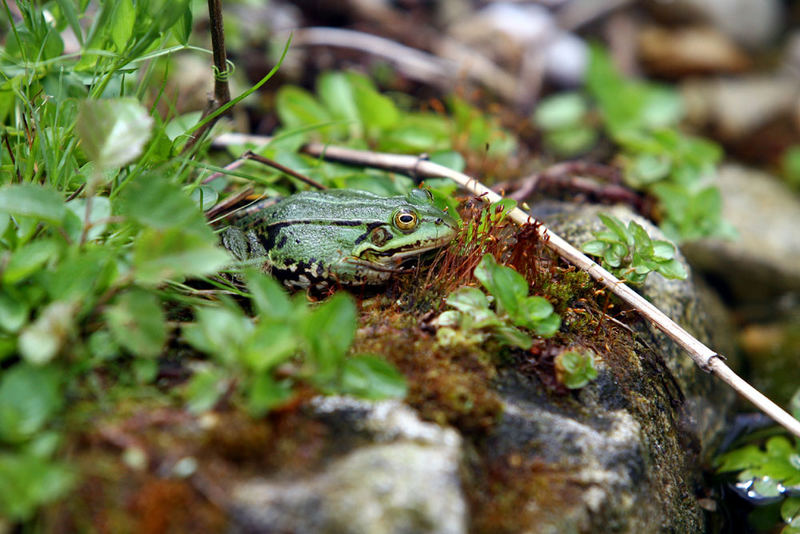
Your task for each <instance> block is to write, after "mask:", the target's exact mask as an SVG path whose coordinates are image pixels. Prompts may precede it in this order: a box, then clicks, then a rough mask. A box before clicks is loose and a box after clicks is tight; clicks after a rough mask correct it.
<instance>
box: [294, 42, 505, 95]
mask: <svg viewBox="0 0 800 534" xmlns="http://www.w3.org/2000/svg"><path fill="white" fill-rule="evenodd" d="M293 35H294V44H295V46H326V47H339V48H349V49H351V50H359V51H361V52H364V53H367V54H372V55H374V56H378V57H382V58H385V59H388V60H389V61H391V62H392V63H394V64H395V65H396V66H397V68H398V70H400V71H401V72H403V73H404V74H405V75H406V76H408V77H409V78H412V79H415V80H418V81H421V82H424V83H428V84H431V85H433V86H434V87H444V88H447V89H450V88H452V86H453V84H454V83H457V82H458V81H459V79H460V77H461V75H462V74H464V75H466V76H467V77H468V78H469V79H471V80H473V81H475V82H478V83H480V84H483V85H484V86H485V87H487V88H489V89H490V90H492V91H493V92H495V93H497V94H498V95H499V96H500V97H502V98H503V99H504V100H507V101H511V102H519V101H520V94H519V87H518V84H517V80H516V78H515V77H514V76H512V75H511V74H509V73H508V72H507V71H505V70H503V69H502V68H500V67H498V66H497V65H496V64H495V63H494V62H493V61H491V60H490V59H488V58H486V57H484V56H483V55H481V54H480V53H479V52H478V51H477V50H474V49H472V48H469V47H466V46H464V45H463V44H460V43H458V42H456V41H454V40H452V39H445V38H437V39H435V42H434V44H433V47H434V48H435V51H436V53H437V54H439V56H441V57H438V56H436V55H434V54H430V53H428V52H423V51H422V50H418V49H416V48H411V47H410V46H406V45H403V44H400V43H398V42H396V41H392V40H391V39H386V38H385V37H378V36H377V35H372V34H369V33H364V32H359V31H355V30H346V29H341V28H325V27H310V28H300V29H297V30H294V31H293Z"/></svg>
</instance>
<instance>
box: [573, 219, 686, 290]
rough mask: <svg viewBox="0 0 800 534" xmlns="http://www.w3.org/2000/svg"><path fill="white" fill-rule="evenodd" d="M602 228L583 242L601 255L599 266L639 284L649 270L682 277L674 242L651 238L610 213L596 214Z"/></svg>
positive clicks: (586, 249) (637, 226) (589, 250)
mask: <svg viewBox="0 0 800 534" xmlns="http://www.w3.org/2000/svg"><path fill="white" fill-rule="evenodd" d="M598 216H599V217H600V220H601V221H603V224H604V225H605V227H606V229H605V230H601V231H599V232H595V233H594V235H595V238H596V239H594V240H592V241H589V242H587V243H585V244H584V245H583V247H582V248H583V251H584V252H586V253H587V254H591V255H592V256H597V257H599V258H602V263H603V267H605V268H606V269H608V270H609V271H610V272H611V273H612V274H614V275H615V276H617V277H618V278H621V279H624V280H625V281H627V282H630V283H631V284H641V283H643V282H644V280H645V278H647V275H648V274H650V273H651V272H657V273H660V274H661V275H662V276H664V277H665V278H678V279H684V278H686V276H687V274H686V269H684V267H683V265H682V264H681V263H680V262H679V261H678V260H677V259H675V245H673V244H672V243H670V242H669V241H662V240H653V239H651V238H650V236H649V235H648V234H647V231H646V230H645V229H644V228H642V226H641V225H640V224H639V223H637V222H636V221H630V222H629V223H628V226H625V224H624V223H623V222H622V221H620V220H619V219H617V218H616V217H614V216H611V215H605V214H603V213H601V214H599V215H598Z"/></svg>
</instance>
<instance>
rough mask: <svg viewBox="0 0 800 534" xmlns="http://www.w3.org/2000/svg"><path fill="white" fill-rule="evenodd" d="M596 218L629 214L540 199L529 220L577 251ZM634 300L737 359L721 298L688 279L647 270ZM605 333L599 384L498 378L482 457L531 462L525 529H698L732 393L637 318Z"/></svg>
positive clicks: (594, 343)
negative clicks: (705, 464) (559, 389)
mask: <svg viewBox="0 0 800 534" xmlns="http://www.w3.org/2000/svg"><path fill="white" fill-rule="evenodd" d="M599 211H604V212H609V211H611V212H612V213H613V214H615V215H617V216H618V217H620V218H621V219H623V220H630V219H631V218H635V217H634V216H633V215H632V214H631V212H630V211H629V210H627V208H623V207H615V208H608V207H602V208H601V207H593V206H571V205H565V204H560V203H559V204H556V203H547V204H545V203H539V204H538V205H537V206H536V208H535V209H534V210H533V215H534V216H536V217H537V218H539V219H540V220H543V221H545V222H546V224H547V225H548V228H550V229H551V230H553V231H555V232H556V233H558V234H559V235H560V236H562V237H564V238H565V239H567V240H568V241H570V242H572V243H573V244H575V245H577V246H580V244H581V243H582V242H585V241H587V240H589V239H591V233H590V232H591V230H592V229H595V230H596V229H599V228H600V223H599V220H597V217H596V214H597V212H599ZM637 220H638V221H639V222H640V224H642V225H643V226H644V227H645V228H646V229H647V231H648V232H649V233H650V235H651V236H653V237H654V238H663V236H662V235H661V234H660V232H659V231H658V229H657V228H655V227H654V226H653V225H651V224H648V223H647V221H644V220H641V219H640V218H637ZM641 292H642V293H643V294H644V295H645V296H647V298H648V299H650V300H651V301H652V302H653V303H654V304H656V305H657V306H658V307H659V308H661V309H662V310H663V311H664V312H665V313H667V315H669V316H671V317H672V318H674V319H675V320H676V321H677V322H679V323H680V324H681V325H683V326H684V327H685V328H687V329H688V330H689V331H690V332H691V333H693V334H694V335H695V336H697V337H698V338H699V339H700V340H701V341H703V342H705V343H708V344H709V345H711V346H712V347H714V348H715V349H716V350H719V351H720V352H721V353H725V354H733V351H734V348H733V346H732V339H733V336H732V335H731V334H730V329H729V325H728V324H727V317H726V316H725V314H724V312H722V311H721V306H720V304H719V302H718V301H717V300H715V299H714V298H713V297H712V296H710V295H709V294H707V292H705V291H704V290H703V289H702V288H701V287H699V286H698V285H696V284H695V283H694V282H692V281H688V280H687V281H680V280H666V279H664V278H663V277H661V276H660V275H658V274H651V275H650V276H649V277H648V279H647V282H646V283H645V285H644V286H643V288H642V289H641ZM609 313H610V314H611V315H612V316H613V315H616V313H618V312H617V311H616V310H611V311H610V312H609ZM609 321H610V320H609ZM607 328H609V329H610V330H609V331H614V330H615V329H617V328H619V329H618V330H616V333H614V334H612V335H611V338H606V337H603V339H604V340H605V341H603V340H601V339H599V338H598V339H593V340H584V341H583V342H584V343H588V344H589V345H590V346H591V348H592V349H593V350H594V351H595V352H596V354H597V356H598V357H599V358H598V359H599V362H600V363H599V365H598V370H599V377H598V379H597V380H596V381H594V382H593V383H590V384H589V385H588V386H586V387H584V388H582V389H580V390H578V391H576V392H574V393H573V394H572V395H570V396H566V397H559V396H554V395H551V394H548V393H547V392H546V390H544V389H543V387H542V386H541V384H540V383H538V381H537V380H535V379H531V378H530V377H526V376H524V375H523V374H521V373H520V372H519V371H518V370H513V369H505V370H504V371H502V372H501V375H500V379H499V385H498V387H499V390H500V392H501V394H502V397H503V399H504V402H505V412H504V416H503V420H502V423H501V424H500V426H499V427H498V428H497V429H496V431H495V432H494V434H493V435H492V436H491V438H490V439H489V442H488V444H487V450H488V451H490V452H489V454H490V456H491V457H492V458H490V459H489V460H488V461H489V463H492V462H500V463H502V461H503V459H504V458H505V459H507V458H514V457H522V458H523V460H521V463H522V464H526V462H531V461H534V460H535V465H536V471H535V473H536V476H538V477H539V479H538V481H537V484H538V485H539V486H540V490H539V491H538V492H537V493H536V494H537V495H540V496H541V497H540V498H539V499H538V500H533V501H531V502H528V503H526V508H525V510H524V512H521V513H523V514H524V515H525V521H524V523H525V524H528V525H530V529H529V530H528V531H530V532H553V533H556V532H601V531H612V530H613V531H615V532H654V531H661V532H702V531H703V530H704V516H703V512H702V510H701V508H700V506H699V504H698V502H697V499H696V497H695V485H696V484H699V483H700V470H699V463H698V462H699V461H700V460H701V459H702V458H707V457H708V455H709V454H710V453H711V451H713V448H714V446H715V444H716V442H717V440H718V439H719V437H720V434H721V431H722V429H723V427H724V425H725V414H726V412H727V411H728V410H729V409H730V407H731V405H732V402H733V399H734V395H733V392H732V391H731V390H729V389H728V388H727V387H726V386H725V385H724V384H723V383H722V382H720V381H717V380H715V379H713V378H712V377H711V376H709V375H707V374H705V373H703V372H702V371H700V370H699V369H697V367H696V366H695V365H694V364H693V362H692V361H691V359H690V358H689V357H688V356H687V355H686V354H685V353H684V352H683V351H682V350H681V349H680V348H678V347H677V346H676V345H675V344H674V343H673V342H671V341H670V340H668V339H667V338H666V336H665V335H664V334H662V333H660V332H659V331H657V330H655V328H654V327H652V326H650V325H648V324H647V323H645V322H644V321H641V322H639V323H635V325H634V327H633V329H632V330H630V331H626V330H624V329H623V328H621V327H617V326H615V325H613V324H608V323H607ZM612 340H613V341H612ZM549 494H557V497H552V498H551V497H549V496H548V495H549ZM534 525H535V526H534Z"/></svg>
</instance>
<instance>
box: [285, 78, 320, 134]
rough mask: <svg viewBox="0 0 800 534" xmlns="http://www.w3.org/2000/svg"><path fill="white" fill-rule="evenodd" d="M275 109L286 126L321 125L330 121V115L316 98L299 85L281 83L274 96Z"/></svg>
mask: <svg viewBox="0 0 800 534" xmlns="http://www.w3.org/2000/svg"><path fill="white" fill-rule="evenodd" d="M275 111H276V112H277V113H278V117H279V118H280V120H281V124H283V125H284V126H285V127H287V128H300V127H303V126H312V125H322V124H327V123H329V122H330V121H331V115H330V113H328V111H327V110H326V109H325V108H324V107H322V106H321V105H320V104H319V102H317V101H316V99H315V98H314V97H313V95H311V93H309V92H308V91H306V90H305V89H301V88H299V87H294V86H291V85H283V86H282V87H281V88H280V89H278V93H277V96H276V97H275Z"/></svg>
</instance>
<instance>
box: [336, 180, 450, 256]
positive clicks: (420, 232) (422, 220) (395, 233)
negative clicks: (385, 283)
mask: <svg viewBox="0 0 800 534" xmlns="http://www.w3.org/2000/svg"><path fill="white" fill-rule="evenodd" d="M393 199H394V200H396V202H394V203H393V204H396V205H395V206H393V209H392V210H390V212H389V213H387V216H388V219H387V220H385V221H382V222H373V223H370V225H369V226H368V228H367V232H366V233H365V234H363V235H362V236H361V237H362V238H363V239H361V241H360V242H358V243H355V247H354V249H353V258H352V259H353V260H354V261H355V262H356V263H358V264H360V265H361V266H362V267H367V268H370V269H375V270H388V271H395V270H399V269H401V268H402V263H403V262H404V260H407V259H409V258H414V257H417V256H419V255H420V254H422V253H424V252H427V251H429V250H433V249H436V248H439V247H442V246H444V245H446V244H448V243H449V242H450V241H452V239H453V237H454V236H455V234H456V231H457V229H458V223H457V222H456V220H455V219H454V218H453V217H451V216H450V215H448V214H446V213H445V212H443V211H442V210H440V209H439V208H437V207H436V206H435V205H434V204H433V195H431V193H430V191H427V190H424V189H414V190H412V191H411V192H410V193H409V194H408V195H406V196H405V197H402V196H398V197H393ZM387 211H389V210H387Z"/></svg>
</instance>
